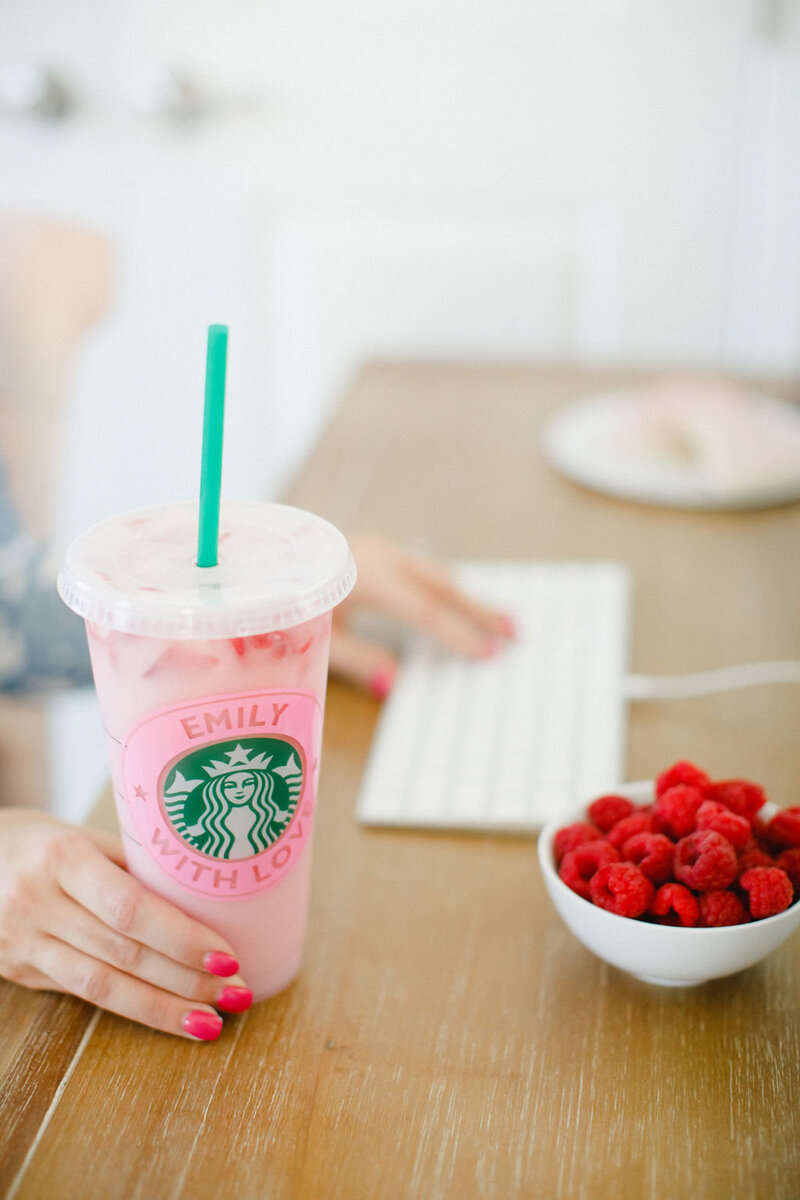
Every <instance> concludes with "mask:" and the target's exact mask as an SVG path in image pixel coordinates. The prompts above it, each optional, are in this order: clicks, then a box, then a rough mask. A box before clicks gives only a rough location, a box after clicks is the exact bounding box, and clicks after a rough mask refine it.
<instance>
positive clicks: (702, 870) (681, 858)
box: [674, 829, 739, 892]
mask: <svg viewBox="0 0 800 1200" xmlns="http://www.w3.org/2000/svg"><path fill="white" fill-rule="evenodd" d="M674 866H675V878H676V879H677V880H678V881H679V882H680V883H685V884H686V885H687V887H690V888H694V889H695V891H697V892H716V891H721V890H722V888H726V887H727V886H728V884H730V883H733V881H734V879H735V878H736V873H737V871H738V869H739V864H738V862H737V860H736V851H735V850H734V848H733V846H732V845H731V844H730V842H729V841H728V840H727V839H726V838H724V837H723V836H722V834H721V833H714V830H713V829H704V830H702V831H701V832H700V833H690V834H689V836H688V837H685V838H681V840H680V841H679V842H678V844H677V846H676V847H675V858H674Z"/></svg>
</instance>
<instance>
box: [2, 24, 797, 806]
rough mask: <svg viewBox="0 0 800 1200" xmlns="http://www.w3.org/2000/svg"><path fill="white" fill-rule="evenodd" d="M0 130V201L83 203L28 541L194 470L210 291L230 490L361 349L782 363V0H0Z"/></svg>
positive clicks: (235, 493) (792, 286)
mask: <svg viewBox="0 0 800 1200" xmlns="http://www.w3.org/2000/svg"><path fill="white" fill-rule="evenodd" d="M0 163H1V164H2V167H1V168H0V215H4V216H8V215H12V216H16V217H24V218H27V219H30V218H36V219H45V220H47V221H49V222H56V223H61V222H66V223H68V224H71V225H73V226H77V227H79V228H80V229H88V230H90V231H92V232H93V233H94V235H99V236H96V237H94V238H91V239H89V240H88V242H87V241H84V242H82V243H80V245H78V244H77V243H75V244H74V252H69V253H67V254H66V256H65V258H64V259H63V267H60V268H59V271H60V272H61V275H62V277H63V282H64V289H63V292H64V295H65V296H66V297H67V299H66V301H65V300H64V299H63V297H62V300H61V301H60V303H61V305H62V307H63V306H64V305H65V304H66V307H67V308H69V307H70V302H69V296H70V295H71V294H72V285H71V283H70V280H71V279H75V280H76V285H75V286H76V287H77V288H78V290H79V291H80V289H81V287H83V289H84V290H85V289H89V290H90V291H91V293H92V294H91V296H90V297H89V299H88V300H87V301H86V309H85V314H84V316H82V319H81V320H80V321H75V322H73V326H71V327H70V332H69V333H68V334H64V335H63V336H64V339H65V340H64V353H63V354H62V356H61V359H60V360H59V367H58V371H59V372H61V373H60V374H59V375H58V380H57V381H56V383H54V382H53V379H51V380H50V385H49V386H50V388H51V391H53V390H59V389H60V390H61V392H62V393H63V395H62V397H61V400H62V401H63V409H64V412H65V414H66V419H65V421H64V424H63V436H62V438H61V439H60V441H59V442H58V445H57V448H56V452H55V456H54V460H53V467H52V471H51V476H52V479H53V481H54V482H53V491H52V495H51V496H49V498H48V514H49V515H48V519H49V523H50V527H51V533H52V536H53V537H54V538H55V540H56V542H57V543H59V544H60V543H62V542H63V541H65V540H66V539H67V538H69V537H71V536H72V535H73V534H74V533H75V532H77V531H78V530H80V529H81V528H83V527H84V526H85V525H86V524H87V523H89V522H90V521H94V520H96V519H98V518H100V517H102V516H105V515H108V514H110V513H113V512H116V511H118V510H119V509H121V508H126V507H131V506H136V505H140V504H142V503H150V502H153V503H156V502H161V501H167V500H171V499H175V498H185V497H191V496H193V495H194V494H195V492H196V488H197V474H198V462H199V446H200V421H199V412H200V404H201V396H202V386H203V369H204V339H205V326H206V325H207V324H208V323H209V322H212V321H222V322H227V323H229V324H230V326H231V344H230V367H229V390H228V395H229V401H228V418H227V429H226V451H225V474H224V489H225V494H226V495H228V496H229V497H231V498H233V497H239V496H243V497H253V496H262V495H267V496H277V495H279V493H280V490H281V488H282V486H283V485H284V483H285V482H286V481H287V479H288V478H289V477H290V476H291V474H292V472H293V470H294V469H295V467H296V466H297V464H298V463H299V461H300V460H301V459H302V457H303V455H304V454H305V453H306V452H307V450H308V448H309V447H310V445H311V444H312V442H313V440H314V439H315V437H316V436H317V434H318V432H319V429H320V427H321V424H322V422H324V420H325V417H326V415H327V414H328V413H329V412H330V410H331V408H332V406H333V405H334V404H335V403H336V400H337V398H338V397H339V396H340V395H341V394H342V393H343V391H344V390H345V389H346V388H347V385H348V381H349V380H350V379H351V378H352V376H353V374H354V372H356V371H357V370H358V367H359V364H361V363H362V362H364V361H365V360H366V359H370V358H375V357H381V358H415V359H419V358H431V359H453V358H462V359H463V358H474V359H482V360H487V359H498V360H503V361H509V360H514V361H520V360H532V359H537V358H538V359H548V360H554V359H555V360H569V359H573V360H576V359H577V360H581V361H585V362H624V363H632V364H637V365H652V366H653V367H654V368H657V369H665V368H671V367H677V368H681V369H685V368H687V367H689V368H695V367H698V368H711V369H713V370H715V371H722V372H753V373H757V374H759V375H762V376H763V375H767V376H769V375H781V376H786V375H791V376H793V375H795V374H796V373H797V372H798V367H799V366H800V219H798V214H800V0H458V2H456V0H424V2H423V0H369V2H367V0H339V3H337V4H330V3H326V2H325V0H192V2H191V3H189V0H135V2H134V0H115V2H114V3H113V4H108V3H104V2H103V0H4V3H3V5H2V8H0ZM12 243H13V244H15V245H16V250H15V251H13V252H12V251H9V249H8V246H9V245H11V244H12ZM19 244H20V243H19V241H18V240H17V241H16V242H15V243H14V240H13V239H12V241H11V242H9V241H8V239H6V242H4V243H3V245H4V246H5V247H6V250H5V259H3V257H0V277H2V276H3V273H4V272H5V278H6V279H7V280H8V279H9V278H10V277H11V275H12V274H13V270H12V268H14V262H13V261H12V260H13V256H14V253H18V251H19ZM104 248H105V250H107V252H108V256H107V257H104V253H103V250H104ZM23 273H24V272H23ZM6 291H7V292H8V289H6ZM6 303H8V299H7V297H6ZM54 320H55V318H54ZM31 336H32V335H31ZM70 339H71V340H70ZM31 344H32V345H35V342H32V343H31ZM73 351H74V352H73ZM62 368H63V371H62ZM53 370H54V371H56V368H55V367H54V368H53ZM60 402H61V401H60ZM42 437H43V439H44V438H45V437H46V431H45V430H44V429H43V433H42ZM84 699H85V702H86V704H90V703H91V699H90V698H84ZM81 703H83V701H82V702H81ZM71 705H72V707H71ZM67 710H69V711H70V712H72V714H73V715H72V716H69V715H68V713H67ZM53 713H54V715H53V728H54V735H53V736H54V738H55V741H56V743H57V744H58V745H60V747H61V749H60V751H59V753H60V754H61V756H62V760H63V762H64V764H65V766H63V767H62V768H60V769H59V771H58V775H59V777H60V779H62V780H63V779H64V778H65V775H69V777H70V778H73V779H75V778H76V777H75V770H76V769H77V768H76V765H75V762H68V760H69V758H70V755H71V756H72V759H73V760H75V759H80V761H81V762H83V761H84V759H90V758H91V757H92V754H91V753H90V752H89V751H88V750H86V749H85V748H84V747H83V744H82V743H81V744H80V745H78V743H76V741H75V737H74V729H75V728H76V727H77V725H80V726H82V727H85V726H88V725H89V723H90V721H91V724H92V725H94V717H92V718H88V717H87V716H86V715H85V709H83V710H81V712H80V713H78V709H76V708H75V707H74V705H73V704H72V702H71V701H58V702H56V703H54V705H53ZM65 714H67V715H65ZM76 714H78V715H76ZM70 722H71V724H70ZM70 747H72V749H70ZM96 761H97V766H96V767H95V768H93V769H94V770H96V772H97V778H98V780H102V776H103V771H104V766H103V763H102V755H100V756H99V757H98V758H97V760H96ZM85 779H86V777H85V774H84V777H83V778H80V779H78V780H77V782H76V783H75V785H74V786H75V798H74V799H70V798H69V797H68V796H67V797H65V796H64V795H63V793H61V794H60V796H59V801H58V803H59V806H60V807H61V809H62V811H65V812H67V814H68V815H79V809H80V807H81V805H82V804H83V805H84V807H85V804H86V800H85V796H86V792H87V785H86V782H85ZM82 797H83V799H82Z"/></svg>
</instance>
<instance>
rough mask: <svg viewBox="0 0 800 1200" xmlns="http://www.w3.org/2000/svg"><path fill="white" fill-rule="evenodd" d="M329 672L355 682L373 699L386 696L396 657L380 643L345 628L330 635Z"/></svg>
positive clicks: (393, 673) (390, 685)
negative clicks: (365, 639)
mask: <svg viewBox="0 0 800 1200" xmlns="http://www.w3.org/2000/svg"><path fill="white" fill-rule="evenodd" d="M330 669H331V674H332V675H336V676H338V677H339V678H340V679H346V680H347V681H348V682H349V683H354V684H355V685H356V687H359V688H362V689H363V690H364V691H365V692H369V694H370V695H371V696H374V697H375V699H376V700H383V699H384V698H385V697H386V696H388V694H389V692H390V691H391V689H392V684H393V683H394V677H395V674H396V673H397V660H396V659H395V657H394V655H393V654H391V653H390V652H389V651H388V650H386V649H384V647H383V646H376V645H375V644H374V643H372V642H367V641H364V639H363V638H359V637H355V636H354V635H353V634H352V633H350V632H349V631H348V630H346V629H334V631H333V633H332V635H331V658H330Z"/></svg>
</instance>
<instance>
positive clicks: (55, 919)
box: [42, 896, 252, 1007]
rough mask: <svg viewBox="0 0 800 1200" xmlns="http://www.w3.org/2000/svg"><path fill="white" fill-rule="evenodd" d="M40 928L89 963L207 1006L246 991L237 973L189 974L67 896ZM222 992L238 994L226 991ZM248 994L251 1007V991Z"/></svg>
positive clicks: (53, 909) (56, 905) (180, 964)
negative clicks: (108, 924)
mask: <svg viewBox="0 0 800 1200" xmlns="http://www.w3.org/2000/svg"><path fill="white" fill-rule="evenodd" d="M42 929H43V932H44V933H46V934H49V935H50V936H51V937H53V938H56V939H57V940H59V941H65V942H66V943H67V944H68V945H70V946H72V947H74V948H75V949H76V950H79V951H81V952H82V953H84V954H86V955H88V956H90V957H91V958H93V959H96V960H98V961H99V962H101V963H106V964H107V965H108V966H110V967H115V968H116V969H117V970H119V971H123V972H124V973H125V974H126V975H131V976H135V977H136V978H137V979H140V980H142V981H144V982H145V983H151V984H153V985H154V986H155V987H157V988H159V989H160V990H162V991H166V992H170V993H172V994H174V995H176V996H183V997H186V998H187V999H190V1000H199V1001H201V1002H202V1003H205V1004H219V1003H220V1002H222V1005H223V1007H225V996H229V997H230V996H231V995H234V994H235V995H236V996H238V998H239V1000H240V1002H241V1001H242V1000H243V999H244V994H245V993H246V992H248V989H247V988H246V986H245V982H244V980H243V979H242V977H241V976H240V975H239V974H233V975H228V976H227V977H226V978H225V980H224V981H222V980H220V979H219V978H218V977H216V976H214V975H211V974H209V972H208V970H193V969H192V968H191V967H187V966H184V965H183V964H182V963H179V962H176V961H175V960H174V959H173V958H169V957H167V956H166V955H164V954H161V953H159V952H158V951H157V950H153V949H151V948H150V947H149V946H147V945H145V944H144V943H142V942H139V941H135V940H134V939H133V938H130V937H127V936H125V935H124V934H121V933H117V932H115V931H114V930H113V929H110V928H109V926H107V925H105V924H103V922H102V921H100V920H99V918H98V917H96V916H95V915H94V914H93V913H91V912H89V911H88V910H87V909H86V908H84V907H82V906H81V905H80V904H78V903H76V901H74V900H72V899H71V898H70V897H68V896H63V897H62V898H61V899H60V901H59V902H58V903H56V904H54V905H52V906H51V910H50V912H49V913H48V914H47V919H46V921H45V922H44V923H43V926H42ZM67 931H68V932H67ZM226 988H227V989H231V988H233V989H237V991H236V992H235V993H231V992H230V991H227V992H226V990H225V989H226ZM249 995H250V1002H251V1003H252V993H249ZM220 998H222V1001H221V999H220Z"/></svg>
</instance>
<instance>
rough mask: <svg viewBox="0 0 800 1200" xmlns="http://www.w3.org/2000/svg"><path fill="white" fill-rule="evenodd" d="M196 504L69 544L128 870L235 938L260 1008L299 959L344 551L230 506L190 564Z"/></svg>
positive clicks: (131, 517)
mask: <svg viewBox="0 0 800 1200" xmlns="http://www.w3.org/2000/svg"><path fill="white" fill-rule="evenodd" d="M196 527H197V513H196V509H194V508H193V507H192V506H189V505H186V506H172V507H170V508H162V509H150V510H142V511H141V512H137V513H131V514H125V515H123V516H121V517H119V518H116V519H114V520H112V521H109V522H104V523H103V524H102V525H99V526H95V527H94V528H93V529H91V530H89V531H87V533H85V534H83V535H82V537H80V538H78V539H76V541H75V542H74V543H73V545H72V546H71V547H70V549H69V551H68V554H67V559H66V562H65V564H64V567H63V568H62V573H61V577H60V579H59V590H60V591H61V595H62V597H63V598H64V599H65V600H66V602H67V603H68V604H69V605H70V607H72V608H74V609H75V610H76V611H78V612H80V613H81V614H82V615H83V616H84V617H85V618H86V626H87V635H88V639H89V649H90V652H91V656H92V667H93V671H94V679H95V685H96V688H97V695H98V700H99V704H100V710H101V714H102V719H103V725H104V728H105V731H106V742H107V746H108V755H109V765H110V768H111V775H112V782H113V786H114V794H115V798H116V804H117V813H118V816H119V823H120V828H121V831H122V835H123V843H124V846H125V854H126V858H127V862H128V866H129V869H130V871H131V873H132V874H134V875H135V876H136V877H137V878H138V879H140V880H141V881H142V882H143V883H144V884H146V885H147V886H148V887H149V888H151V889H152V890H153V891H155V892H158V893H159V894H160V895H162V896H164V897H166V899H168V900H170V901H172V902H173V903H174V904H176V905H177V906H178V907H180V908H181V909H183V910H184V911H185V912H187V913H189V914H190V915H191V916H194V917H196V918H197V919H198V920H200V921H203V922H204V923H205V924H207V925H209V926H210V927H211V928H213V929H216V930H218V931H219V933H220V934H222V935H223V936H225V937H226V938H228V939H229V941H230V942H231V944H232V945H233V946H234V948H235V949H236V951H237V954H238V956H239V961H240V966H241V973H242V976H243V978H244V979H245V981H246V982H247V983H248V985H249V986H250V987H251V988H252V990H253V992H254V994H255V997H256V999H263V998H265V997H266V996H271V995H273V994H275V993H276V992H278V991H280V990H281V989H282V988H284V987H286V986H287V984H289V983H290V982H291V981H292V979H293V978H294V977H295V975H296V974H297V972H298V970H299V968H300V963H301V958H302V949H303V939H304V934H305V924H306V911H307V903H308V890H309V878H310V869H311V844H312V833H313V825H314V813H315V807H316V791H317V780H318V776H319V757H320V742H321V737H322V722H323V712H324V703H325V688H326V679H327V667H328V647H329V642H330V628H331V609H332V607H333V605H334V604H336V603H338V601H339V600H341V599H342V598H343V597H344V596H345V595H346V594H347V592H348V591H349V590H350V588H351V587H352V584H353V582H354V577H355V576H354V568H353V564H352V559H351V557H350V553H349V550H348V549H347V544H346V542H345V540H344V538H343V537H342V536H341V534H339V533H338V531H337V530H335V529H334V528H333V527H332V526H330V525H328V523H327V522H324V521H322V520H320V519H319V518H317V517H313V516H311V515H310V514H308V513H303V512H301V511H300V510H298V509H290V508H287V507H285V506H281V505H267V504H255V505H233V506H228V507H227V508H224V509H223V511H222V516H221V522H220V562H219V565H218V566H217V567H213V568H202V569H201V568H198V567H197V566H196V565H195V563H194V538H195V537H196Z"/></svg>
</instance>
